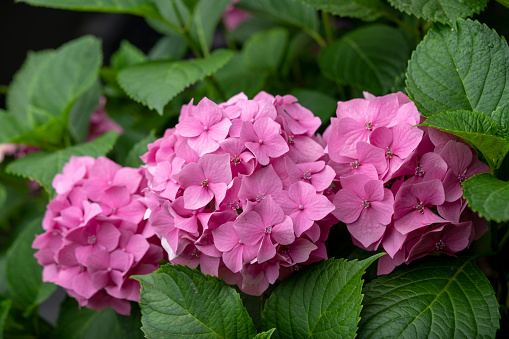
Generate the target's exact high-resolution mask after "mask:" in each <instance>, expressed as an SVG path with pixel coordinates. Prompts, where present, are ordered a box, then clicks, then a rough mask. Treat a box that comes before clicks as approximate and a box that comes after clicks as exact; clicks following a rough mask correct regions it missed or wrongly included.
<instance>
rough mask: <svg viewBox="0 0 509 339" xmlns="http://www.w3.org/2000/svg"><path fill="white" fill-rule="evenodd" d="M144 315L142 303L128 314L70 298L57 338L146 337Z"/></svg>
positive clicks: (62, 308)
mask: <svg viewBox="0 0 509 339" xmlns="http://www.w3.org/2000/svg"><path fill="white" fill-rule="evenodd" d="M131 305H135V304H131ZM140 318H141V314H140V310H139V307H132V309H131V315H130V316H128V317H127V316H123V315H120V314H118V313H116V312H115V311H114V310H112V309H111V308H109V307H108V308H106V309H104V310H101V311H94V310H91V309H89V308H86V307H81V308H80V307H79V306H78V303H77V302H76V300H74V299H72V298H67V299H66V300H65V301H64V302H63V303H62V305H61V307H60V313H59V316H58V319H57V327H56V329H55V336H54V338H55V339H68V338H73V339H88V338H94V339H95V338H105V339H106V338H107V339H142V338H143V332H142V331H141V329H140V327H141V320H140Z"/></svg>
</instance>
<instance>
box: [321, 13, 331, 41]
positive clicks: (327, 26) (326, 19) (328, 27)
mask: <svg viewBox="0 0 509 339" xmlns="http://www.w3.org/2000/svg"><path fill="white" fill-rule="evenodd" d="M322 21H323V26H324V29H325V37H326V39H327V42H328V43H329V44H330V43H331V42H332V41H334V36H333V34H332V28H331V25H330V18H329V14H328V13H327V12H325V11H322Z"/></svg>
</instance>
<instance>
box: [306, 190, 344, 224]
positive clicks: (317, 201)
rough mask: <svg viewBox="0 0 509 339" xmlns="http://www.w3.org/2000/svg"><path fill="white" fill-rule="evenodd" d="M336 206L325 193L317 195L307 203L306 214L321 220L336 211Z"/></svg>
mask: <svg viewBox="0 0 509 339" xmlns="http://www.w3.org/2000/svg"><path fill="white" fill-rule="evenodd" d="M335 208H336V206H334V204H333V203H331V202H330V201H329V199H327V197H326V196H324V195H315V196H314V197H313V200H311V201H309V202H308V203H306V205H305V206H304V210H303V211H302V212H303V213H304V215H305V216H306V217H307V218H309V219H311V220H321V219H323V218H325V217H326V216H327V214H329V213H331V212H332V211H334V209H335Z"/></svg>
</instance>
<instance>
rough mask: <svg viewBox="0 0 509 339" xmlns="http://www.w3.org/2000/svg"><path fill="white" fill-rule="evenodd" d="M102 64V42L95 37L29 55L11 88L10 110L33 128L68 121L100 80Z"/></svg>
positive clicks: (9, 94) (87, 37)
mask: <svg viewBox="0 0 509 339" xmlns="http://www.w3.org/2000/svg"><path fill="white" fill-rule="evenodd" d="M101 62H102V56H101V43H100V41H99V40H98V39H97V38H94V37H91V36H86V37H83V38H79V39H76V40H73V41H71V42H68V43H66V44H64V45H62V47H60V48H59V49H57V50H51V51H42V52H35V53H34V52H31V53H29V55H28V58H27V60H26V61H25V63H24V65H23V67H22V68H21V70H20V71H19V72H18V73H17V74H16V75H15V77H14V80H13V82H12V84H11V86H10V87H9V92H8V93H7V98H6V101H7V108H8V111H9V112H10V113H11V114H13V115H14V116H15V117H16V118H17V119H18V120H21V121H26V122H27V123H28V124H29V125H30V126H36V125H42V124H44V123H46V122H47V121H48V120H50V119H51V118H54V117H57V118H59V119H61V120H62V121H64V122H67V119H68V114H69V111H70V109H71V106H72V104H73V103H74V102H75V101H76V100H77V99H78V98H79V97H80V96H81V95H83V94H84V93H85V92H86V91H87V90H88V89H89V88H90V87H91V86H92V85H93V84H94V82H95V80H96V79H97V73H98V71H99V67H100V65H101Z"/></svg>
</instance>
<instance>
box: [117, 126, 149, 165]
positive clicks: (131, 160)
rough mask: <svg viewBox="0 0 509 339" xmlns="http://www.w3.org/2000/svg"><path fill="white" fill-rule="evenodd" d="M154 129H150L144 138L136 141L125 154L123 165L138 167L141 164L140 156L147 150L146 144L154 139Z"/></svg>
mask: <svg viewBox="0 0 509 339" xmlns="http://www.w3.org/2000/svg"><path fill="white" fill-rule="evenodd" d="M156 139H157V138H156V136H155V134H154V131H151V132H150V133H149V134H148V135H147V136H146V137H145V138H143V139H141V140H140V141H138V142H137V143H136V144H135V145H134V147H133V148H131V150H130V151H129V153H128V154H127V157H126V159H125V161H124V166H127V167H134V168H138V167H140V166H141V165H143V161H142V160H141V159H140V156H142V155H143V154H145V153H147V152H148V149H147V145H148V144H150V143H152V142H154V141H156Z"/></svg>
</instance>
